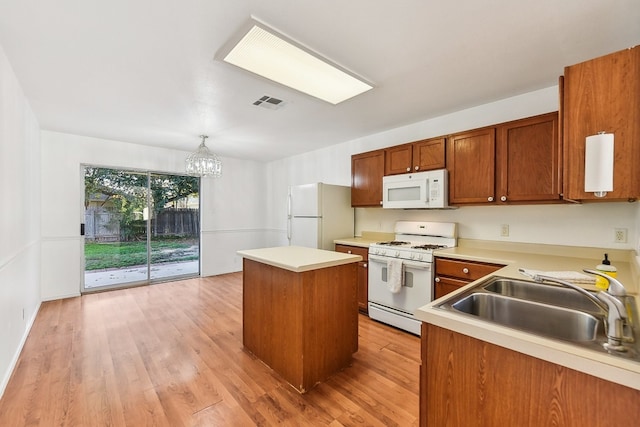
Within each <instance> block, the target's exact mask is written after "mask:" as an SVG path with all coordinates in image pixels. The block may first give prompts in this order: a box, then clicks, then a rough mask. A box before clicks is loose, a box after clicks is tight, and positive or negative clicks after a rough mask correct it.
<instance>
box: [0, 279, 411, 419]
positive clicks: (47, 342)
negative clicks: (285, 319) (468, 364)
mask: <svg viewBox="0 0 640 427" xmlns="http://www.w3.org/2000/svg"><path fill="white" fill-rule="evenodd" d="M241 311H242V275H241V273H232V274H226V275H221V276H215V277H207V278H201V279H190V280H183V281H179V282H171V283H163V284H158V285H153V286H146V287H140V288H133V289H127V290H119V291H112V292H104V293H99V294H91V295H85V296H82V297H78V298H70V299H65V300H59V301H51V302H45V303H43V304H42V306H41V308H40V312H39V313H38V316H37V318H36V321H35V323H34V325H33V328H32V330H31V333H30V335H29V337H28V339H27V342H26V344H25V346H24V349H23V351H22V354H21V356H20V359H19V361H18V365H17V367H16V369H15V371H14V373H13V376H12V377H11V379H10V381H9V384H8V386H7V388H6V390H5V393H4V396H3V397H2V399H1V400H0V426H37V425H39V426H136V427H137V426H171V427H174V426H252V425H258V426H271V425H290V426H316V425H317V426H322V425H328V426H417V425H418V387H419V385H418V384H419V378H418V377H419V365H420V339H419V338H418V337H415V336H413V335H410V334H407V333H405V332H402V331H399V330H396V329H394V328H391V327H388V326H386V325H383V324H380V323H377V322H375V321H372V320H371V319H369V318H368V317H366V316H363V315H360V316H359V317H360V318H359V350H358V352H357V353H355V354H354V358H353V364H352V366H350V367H348V368H346V369H344V370H343V371H341V372H339V373H337V374H336V375H334V376H332V377H331V378H329V379H328V380H327V381H326V382H323V383H321V384H318V385H317V386H316V387H314V388H313V389H311V390H310V391H309V392H308V393H306V394H304V395H301V394H299V393H298V392H297V391H295V390H294V389H293V388H292V387H291V386H289V385H288V384H287V383H286V382H284V381H283V380H282V379H281V378H280V377H279V376H278V375H277V374H276V373H274V372H273V371H272V370H271V369H269V368H268V367H267V366H266V365H264V364H263V363H262V362H260V361H259V360H258V359H256V358H255V357H254V356H253V355H251V354H250V353H248V352H247V351H246V350H244V349H243V346H242V312H241Z"/></svg>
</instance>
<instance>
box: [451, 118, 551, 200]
mask: <svg viewBox="0 0 640 427" xmlns="http://www.w3.org/2000/svg"><path fill="white" fill-rule="evenodd" d="M561 156H562V150H561V145H560V138H559V125H558V113H557V112H553V113H548V114H542V115H539V116H534V117H529V118H526V119H521V120H515V121H512V122H507V123H502V124H499V125H497V126H495V127H490V128H483V129H478V130H475V131H469V132H462V133H459V134H455V135H452V136H451V137H450V138H449V139H448V141H447V169H449V203H451V204H509V203H525V202H526V203H540V202H545V203H548V202H557V201H560V200H561V188H562V181H561V177H562V174H561V169H560V168H561V165H562V160H561Z"/></svg>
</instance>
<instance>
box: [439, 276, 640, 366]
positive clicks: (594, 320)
mask: <svg viewBox="0 0 640 427" xmlns="http://www.w3.org/2000/svg"><path fill="white" fill-rule="evenodd" d="M624 304H625V305H626V307H627V308H628V312H629V318H630V319H631V321H632V324H630V325H626V326H625V327H624V336H625V338H626V339H625V340H624V343H623V346H624V351H616V350H612V349H609V348H606V347H605V346H604V345H603V344H605V343H606V342H607V336H606V318H607V314H606V313H605V311H604V310H603V309H602V308H601V307H599V306H598V305H596V304H595V303H594V302H593V301H591V300H590V299H589V298H587V297H586V296H585V295H582V294H581V293H579V292H577V291H575V290H573V289H569V288H564V287H560V286H555V285H549V284H546V283H538V282H533V281H528V280H518V279H511V278H507V277H500V276H492V277H489V278H488V279H486V280H484V281H482V282H479V283H478V284H477V285H476V286H474V287H472V288H470V289H468V290H467V291H466V292H463V293H461V294H457V295H454V296H451V297H449V298H447V297H445V298H443V300H442V302H441V303H439V304H438V305H437V306H436V307H438V308H440V309H443V310H448V311H451V312H453V313H457V314H459V315H461V316H473V317H474V318H476V319H478V320H480V321H484V322H491V323H493V324H496V325H500V326H504V327H508V328H512V329H517V330H520V331H523V332H527V333H531V334H534V335H538V336H544V337H547V338H551V339H556V340H560V341H564V342H568V343H572V344H575V345H578V346H581V347H586V348H589V349H592V350H595V351H598V352H605V353H609V354H612V355H615V356H618V357H623V358H628V359H633V360H636V361H638V362H640V336H638V331H639V330H640V326H639V322H638V312H637V308H636V306H635V301H634V299H633V297H626V299H625V301H624ZM634 333H635V334H636V336H635V337H634ZM634 338H635V339H634Z"/></svg>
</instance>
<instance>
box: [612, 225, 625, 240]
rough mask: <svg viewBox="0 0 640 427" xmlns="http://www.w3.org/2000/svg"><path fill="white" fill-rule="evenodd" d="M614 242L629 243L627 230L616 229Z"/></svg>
mask: <svg viewBox="0 0 640 427" xmlns="http://www.w3.org/2000/svg"><path fill="white" fill-rule="evenodd" d="M613 230H614V231H615V234H614V240H613V241H614V242H616V243H627V229H626V228H614V229H613Z"/></svg>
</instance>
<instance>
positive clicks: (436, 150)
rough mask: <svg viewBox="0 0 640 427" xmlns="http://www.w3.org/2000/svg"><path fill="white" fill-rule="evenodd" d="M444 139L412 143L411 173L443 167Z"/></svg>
mask: <svg viewBox="0 0 640 427" xmlns="http://www.w3.org/2000/svg"><path fill="white" fill-rule="evenodd" d="M444 141H445V139H444V138H434V139H426V140H424V141H418V142H414V143H413V168H412V169H413V172H418V171H428V170H433V169H443V168H444V167H445V156H444V152H445V148H444V147H445V142H444Z"/></svg>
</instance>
